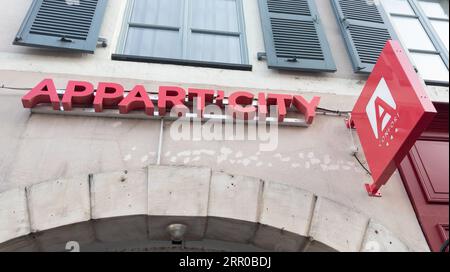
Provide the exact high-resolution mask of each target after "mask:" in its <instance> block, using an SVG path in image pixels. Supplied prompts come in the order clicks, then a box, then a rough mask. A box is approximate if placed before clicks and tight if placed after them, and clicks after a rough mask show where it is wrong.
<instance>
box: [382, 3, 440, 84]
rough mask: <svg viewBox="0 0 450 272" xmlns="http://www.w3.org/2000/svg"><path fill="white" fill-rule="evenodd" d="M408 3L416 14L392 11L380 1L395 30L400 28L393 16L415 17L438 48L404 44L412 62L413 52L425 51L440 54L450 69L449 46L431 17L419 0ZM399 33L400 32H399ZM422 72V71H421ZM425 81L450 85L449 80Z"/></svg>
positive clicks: (430, 53)
mask: <svg viewBox="0 0 450 272" xmlns="http://www.w3.org/2000/svg"><path fill="white" fill-rule="evenodd" d="M406 1H407V2H408V4H409V5H410V6H411V9H412V10H413V11H414V13H415V14H414V15H407V14H401V13H390V12H389V11H388V10H387V8H386V7H385V6H384V5H383V3H380V6H381V10H382V11H383V13H385V14H386V16H387V17H388V19H389V24H391V25H392V27H393V28H394V31H395V32H397V31H398V30H397V29H395V27H394V26H393V25H394V22H393V21H392V16H395V17H402V18H414V19H417V20H419V22H420V24H421V25H422V27H423V29H424V30H425V32H426V34H427V35H428V37H429V38H430V40H431V43H432V44H433V46H434V47H435V48H436V51H430V50H419V49H409V48H406V46H405V45H404V44H403V47H404V48H405V49H407V50H406V51H407V55H408V57H409V59H410V60H411V62H412V63H414V61H413V59H412V57H411V55H410V54H411V53H425V54H429V55H439V56H440V57H441V59H442V61H443V62H444V64H445V66H447V70H449V53H448V51H447V48H446V47H445V45H444V43H443V42H442V41H441V38H440V37H439V34H438V33H437V32H436V30H435V29H434V27H433V25H432V24H431V22H430V18H429V17H428V16H427V15H426V14H425V12H424V11H423V9H422V7H420V4H419V1H418V0H406ZM432 19H433V20H440V21H448V20H445V19H442V18H432ZM397 35H398V34H397ZM416 70H417V68H416ZM419 73H420V71H419ZM424 81H425V83H426V84H428V85H437V86H449V81H439V80H426V79H424Z"/></svg>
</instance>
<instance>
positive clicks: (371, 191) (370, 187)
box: [364, 183, 381, 197]
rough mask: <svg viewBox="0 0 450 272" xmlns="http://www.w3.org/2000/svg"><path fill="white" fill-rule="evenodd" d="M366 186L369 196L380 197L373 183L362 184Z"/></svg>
mask: <svg viewBox="0 0 450 272" xmlns="http://www.w3.org/2000/svg"><path fill="white" fill-rule="evenodd" d="M364 186H365V187H366V191H367V193H368V194H369V196H371V197H381V193H380V191H379V189H378V188H376V187H375V186H374V185H373V184H368V183H366V184H364Z"/></svg>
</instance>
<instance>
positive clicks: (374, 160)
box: [352, 41, 436, 196]
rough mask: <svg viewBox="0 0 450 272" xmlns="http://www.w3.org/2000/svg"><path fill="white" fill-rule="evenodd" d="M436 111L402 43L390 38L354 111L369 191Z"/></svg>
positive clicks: (389, 172)
mask: <svg viewBox="0 0 450 272" xmlns="http://www.w3.org/2000/svg"><path fill="white" fill-rule="evenodd" d="M435 114H436V109H435V108H434V106H433V104H432V102H431V100H430V99H429V97H428V95H427V93H426V91H425V84H424V82H423V80H421V79H420V77H419V76H418V75H417V73H416V72H415V70H414V68H413V66H412V65H411V63H410V61H409V60H408V57H407V55H406V54H405V52H404V51H403V48H402V47H401V45H400V44H399V43H398V42H396V41H389V42H388V43H387V44H386V46H385V48H384V49H383V52H382V53H381V55H380V58H379V59H378V62H377V64H376V65H375V67H374V69H373V72H372V74H371V75H370V77H369V79H368V81H367V83H366V85H365V87H364V89H363V91H362V93H361V96H360V97H359V99H358V101H357V102H356V105H355V107H354V109H353V112H352V120H353V122H354V124H355V127H356V130H357V132H358V135H359V139H360V141H361V145H362V147H363V149H364V154H365V156H366V159H367V163H368V164H369V167H370V170H371V172H372V178H373V183H372V184H370V185H369V184H366V189H367V191H368V193H369V195H371V196H379V193H378V190H379V189H380V187H381V186H382V185H384V184H386V182H387V181H388V180H389V178H390V177H391V175H392V174H393V173H394V171H395V170H396V168H397V165H398V164H399V163H400V162H401V161H402V160H403V158H404V157H405V156H406V154H407V153H408V152H409V150H410V149H411V147H412V146H413V145H414V143H415V141H416V139H417V138H418V137H419V135H420V134H421V133H422V132H423V131H424V130H425V129H426V128H427V126H428V125H429V124H430V122H431V120H432V119H433V117H434V115H435Z"/></svg>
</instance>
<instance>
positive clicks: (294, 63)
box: [259, 0, 336, 72]
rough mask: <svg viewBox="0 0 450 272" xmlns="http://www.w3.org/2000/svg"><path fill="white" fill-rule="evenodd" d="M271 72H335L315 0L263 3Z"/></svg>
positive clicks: (265, 36) (264, 30) (270, 0)
mask: <svg viewBox="0 0 450 272" xmlns="http://www.w3.org/2000/svg"><path fill="white" fill-rule="evenodd" d="M259 7H260V13H261V23H262V27H263V33H264V42H265V47H266V55H267V62H268V66H269V68H271V69H284V70H299V71H321V72H334V71H336V66H335V64H334V61H333V57H332V55H331V51H330V47H329V45H328V41H327V39H326V36H325V33H324V30H323V28H322V25H321V23H320V19H319V15H318V13H317V8H316V5H315V3H314V0H259Z"/></svg>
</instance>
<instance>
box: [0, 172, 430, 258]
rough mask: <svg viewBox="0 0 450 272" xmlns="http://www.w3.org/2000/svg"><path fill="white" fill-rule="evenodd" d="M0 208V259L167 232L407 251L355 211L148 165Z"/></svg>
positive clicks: (25, 193)
mask: <svg viewBox="0 0 450 272" xmlns="http://www.w3.org/2000/svg"><path fill="white" fill-rule="evenodd" d="M0 207H1V208H0V218H1V219H3V220H2V221H0V251H8V250H25V251H26V250H37V251H63V250H64V249H65V244H66V243H67V242H69V241H75V242H77V243H78V244H79V246H80V250H82V251H86V250H87V251H90V250H95V245H96V244H97V248H98V246H99V244H100V246H101V244H102V243H103V244H104V248H106V249H108V250H118V249H119V245H118V244H117V243H119V242H121V243H122V245H123V244H125V245H126V244H128V247H130V244H131V245H133V243H136V241H140V243H145V241H149V242H150V241H151V240H156V241H158V240H159V241H162V240H170V236H169V233H168V232H167V231H166V227H167V226H168V225H170V224H184V225H185V226H186V227H187V228H186V233H185V235H184V240H185V241H186V245H185V246H186V247H189V246H190V245H191V243H192V242H193V241H202V240H205V239H209V240H215V241H223V242H232V243H238V244H241V245H247V244H248V245H253V246H256V248H259V249H264V250H271V251H274V250H275V251H334V250H337V251H352V252H354V251H410V250H411V249H409V248H408V246H407V245H406V244H405V243H404V242H403V241H402V240H401V239H399V238H398V236H397V235H395V234H393V233H392V232H390V231H389V230H387V229H386V228H385V227H384V226H383V225H381V224H380V223H378V222H377V220H374V219H373V218H371V217H370V216H368V215H367V214H364V213H362V212H361V211H359V210H358V209H355V208H351V207H348V206H345V205H343V204H341V203H337V202H335V201H332V200H330V199H327V198H324V197H320V196H317V195H314V194H313V193H311V192H308V191H306V190H303V189H300V188H295V187H292V186H288V185H283V184H281V183H277V182H273V181H267V180H263V179H258V178H253V177H247V176H239V175H230V174H227V173H224V172H216V171H212V170H211V169H210V168H203V167H180V166H179V167H174V166H149V167H148V168H145V169H140V170H136V171H120V172H110V173H99V174H95V175H89V176H86V175H84V176H83V175H80V176H77V177H73V178H68V179H57V180H51V181H46V182H42V183H38V184H34V185H32V186H28V187H26V189H12V190H8V191H5V192H3V193H0ZM91 219H92V220H91ZM29 233H32V235H28V236H25V235H27V234H29ZM55 233H56V234H55ZM107 243H112V244H110V245H109V246H108V245H107ZM114 243H116V244H114ZM166 247H167V245H166ZM100 248H101V247H100ZM223 249H224V248H222V250H223ZM415 250H417V248H416V249H415ZM422 250H423V249H422Z"/></svg>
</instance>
